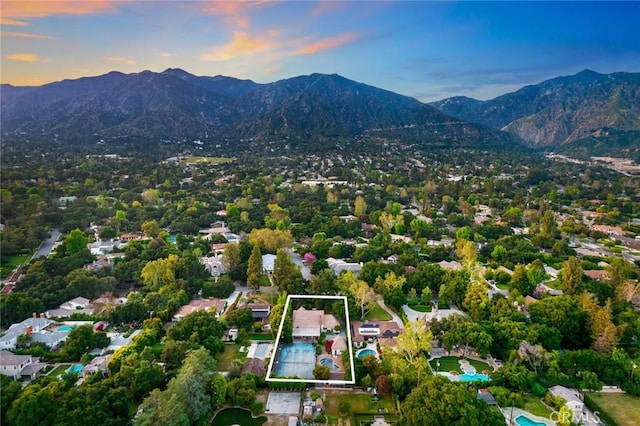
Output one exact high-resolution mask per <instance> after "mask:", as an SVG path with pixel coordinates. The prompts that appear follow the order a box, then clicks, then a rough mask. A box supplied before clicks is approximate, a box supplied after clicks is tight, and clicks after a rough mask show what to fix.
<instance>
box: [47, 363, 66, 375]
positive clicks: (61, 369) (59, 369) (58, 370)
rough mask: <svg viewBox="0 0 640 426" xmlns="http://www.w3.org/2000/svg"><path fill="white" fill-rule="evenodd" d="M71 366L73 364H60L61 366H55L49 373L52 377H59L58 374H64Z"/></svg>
mask: <svg viewBox="0 0 640 426" xmlns="http://www.w3.org/2000/svg"><path fill="white" fill-rule="evenodd" d="M69 367H71V364H60V365H59V366H57V367H56V368H54V369H53V371H52V372H51V373H49V375H50V376H51V377H58V375H60V376H64V375H65V373H66V371H67V369H68V368H69Z"/></svg>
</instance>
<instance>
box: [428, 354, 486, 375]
mask: <svg viewBox="0 0 640 426" xmlns="http://www.w3.org/2000/svg"><path fill="white" fill-rule="evenodd" d="M459 359H460V358H458V357H457V356H443V357H442V358H436V359H432V360H431V361H429V364H431V368H432V369H433V371H436V367H437V366H436V362H437V360H440V369H438V371H441V372H449V371H457V372H458V373H460V374H462V373H464V372H463V371H462V370H461V369H460V364H459V363H458V360H459ZM467 361H469V364H471V365H473V366H474V367H475V368H476V371H477V372H479V373H480V372H482V371H483V370H489V371H491V367H489V364H487V363H485V362H481V361H476V360H475V359H467Z"/></svg>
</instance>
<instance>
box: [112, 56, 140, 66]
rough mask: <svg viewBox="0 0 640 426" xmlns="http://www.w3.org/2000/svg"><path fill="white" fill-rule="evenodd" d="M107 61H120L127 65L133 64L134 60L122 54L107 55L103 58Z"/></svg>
mask: <svg viewBox="0 0 640 426" xmlns="http://www.w3.org/2000/svg"><path fill="white" fill-rule="evenodd" d="M105 59H106V60H107V61H111V62H120V63H123V64H127V65H135V64H136V61H134V60H133V59H129V58H125V57H124V56H108V57H107V58H105Z"/></svg>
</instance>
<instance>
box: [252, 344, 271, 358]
mask: <svg viewBox="0 0 640 426" xmlns="http://www.w3.org/2000/svg"><path fill="white" fill-rule="evenodd" d="M269 346H271V343H258V346H257V347H256V352H255V354H254V356H255V357H256V358H264V357H265V355H267V349H269Z"/></svg>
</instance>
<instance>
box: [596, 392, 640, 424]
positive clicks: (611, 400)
mask: <svg viewBox="0 0 640 426" xmlns="http://www.w3.org/2000/svg"><path fill="white" fill-rule="evenodd" d="M589 396H590V397H591V399H592V400H593V401H594V402H595V403H596V404H597V405H598V407H599V409H600V411H602V412H604V413H606V414H608V415H609V417H611V419H612V420H613V421H615V422H616V424H617V425H618V426H636V425H637V424H638V419H640V397H637V396H630V395H627V394H624V393H590V394H589Z"/></svg>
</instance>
